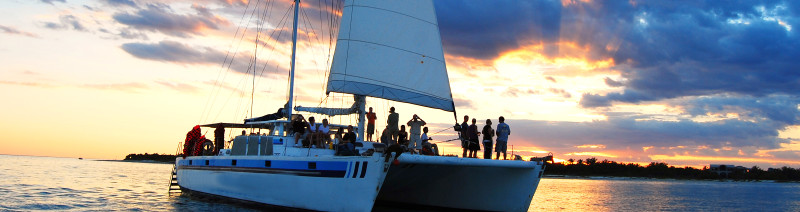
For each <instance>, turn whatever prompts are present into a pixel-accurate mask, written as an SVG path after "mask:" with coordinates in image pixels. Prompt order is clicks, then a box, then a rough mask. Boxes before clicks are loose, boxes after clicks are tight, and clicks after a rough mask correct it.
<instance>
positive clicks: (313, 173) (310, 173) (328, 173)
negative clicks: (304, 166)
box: [178, 166, 346, 178]
mask: <svg viewBox="0 0 800 212" xmlns="http://www.w3.org/2000/svg"><path fill="white" fill-rule="evenodd" d="M178 169H179V170H180V169H187V170H203V171H218V172H248V173H264V174H282V175H296V176H307V177H335V178H343V177H344V175H345V172H346V171H332V170H292V169H271V168H251V167H220V166H179V167H178Z"/></svg>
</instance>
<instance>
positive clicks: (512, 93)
mask: <svg viewBox="0 0 800 212" xmlns="http://www.w3.org/2000/svg"><path fill="white" fill-rule="evenodd" d="M539 93H540V92H539V91H535V90H531V89H530V88H527V89H519V88H517V87H508V88H506V90H505V91H504V92H503V93H501V94H500V95H502V96H506V97H520V96H529V95H536V94H539Z"/></svg>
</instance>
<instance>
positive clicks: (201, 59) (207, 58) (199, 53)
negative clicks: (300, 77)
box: [121, 41, 288, 75]
mask: <svg viewBox="0 0 800 212" xmlns="http://www.w3.org/2000/svg"><path fill="white" fill-rule="evenodd" d="M121 48H122V49H123V50H125V51H126V52H128V54H131V55H133V56H135V57H138V58H141V59H146V60H155V61H162V62H171V63H178V64H204V65H215V64H226V65H225V67H227V68H230V69H232V70H235V71H238V72H241V73H252V72H250V71H249V70H250V69H251V67H252V66H250V64H251V63H250V62H251V60H252V55H246V54H238V55H236V56H235V55H234V54H232V53H231V54H226V53H225V52H221V51H218V50H216V49H213V48H209V47H194V46H189V45H186V44H183V43H179V42H175V41H161V42H159V43H153V44H147V43H126V44H123V45H122V47H121ZM234 56H235V57H234ZM231 58H234V59H233V60H232V59H231ZM231 61H233V62H231ZM263 64H265V61H259V65H258V67H257V68H258V69H259V71H258V73H262V75H263V74H265V73H272V74H275V73H277V74H286V73H288V71H287V70H286V69H284V68H282V67H276V66H275V65H274V64H272V65H269V66H266V65H263Z"/></svg>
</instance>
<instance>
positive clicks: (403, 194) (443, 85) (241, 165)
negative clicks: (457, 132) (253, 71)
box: [173, 0, 545, 211]
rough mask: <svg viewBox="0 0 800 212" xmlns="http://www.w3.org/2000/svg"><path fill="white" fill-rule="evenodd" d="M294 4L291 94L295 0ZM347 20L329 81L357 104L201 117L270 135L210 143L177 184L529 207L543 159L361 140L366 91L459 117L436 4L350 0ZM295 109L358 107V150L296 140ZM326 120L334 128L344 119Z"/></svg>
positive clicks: (300, 198)
mask: <svg viewBox="0 0 800 212" xmlns="http://www.w3.org/2000/svg"><path fill="white" fill-rule="evenodd" d="M294 4H295V6H294V12H295V14H294V20H295V22H294V26H293V45H292V62H291V74H290V80H289V81H290V82H289V83H290V86H289V93H290V95H289V96H290V97H291V96H293V92H294V64H295V62H294V61H295V54H294V53H295V52H296V51H295V50H296V37H297V17H298V15H297V14H298V9H299V6H298V5H300V4H299V0H295V3H294ZM341 20H342V21H341V24H340V26H339V29H340V30H339V34H338V39H337V42H336V48H335V51H334V55H333V62H332V65H331V69H330V72H329V74H328V75H327V76H328V79H327V85H326V88H327V92H335V93H341V94H352V95H353V98H354V101H353V102H354V103H353V106H352V107H350V108H318V107H299V106H298V107H292V106H294V105H293V100H292V98H289V99H288V103H287V104H286V105H287V106H284V108H282V109H281V110H279V111H278V112H277V113H275V114H271V115H268V116H265V117H268V118H264V119H253V120H251V121H248V122H245V123H212V124H206V125H201V127H208V128H214V129H226V128H227V129H230V128H249V129H260V130H263V131H265V132H266V133H265V134H264V135H261V134H251V135H240V136H237V137H235V138H234V140H233V142H232V144H231V145H230V147H229V148H227V149H221V147H212V148H214V151H212V152H218V154H216V155H206V156H188V157H185V158H181V157H179V158H177V159H176V161H175V169H174V172H173V174H174V178H175V179H176V180H177V185H179V186H180V189H181V190H183V191H186V192H195V193H202V194H209V195H215V196H221V197H225V198H232V199H238V200H245V201H250V202H256V203H263V204H268V205H274V206H279V207H289V208H300V209H308V210H320V211H371V210H372V208H373V206H374V204H375V202H376V201H387V202H398V203H402V204H415V205H429V206H436V207H445V208H453V209H467V210H492V211H527V209H528V207H529V206H530V203H531V200H532V198H533V195H534V193H535V192H536V188H537V186H538V184H539V180H540V179H541V176H542V173H543V171H544V168H545V163H544V162H542V161H521V160H514V161H512V160H484V159H477V158H459V157H446V156H432V155H420V154H398V153H397V152H389V151H387V146H386V145H385V144H383V143H376V142H368V141H364V139H363V138H364V129H365V128H364V125H365V123H366V122H365V113H366V111H365V104H366V98H367V97H373V98H381V99H386V100H391V101H397V102H404V103H410V104H414V105H419V106H422V107H429V108H435V109H441V110H443V111H446V112H452V113H453V115H454V116H456V115H455V111H456V108H455V104H454V103H453V98H452V93H451V90H450V83H449V78H448V75H447V69H446V65H445V59H444V51H443V49H442V42H441V37H440V35H439V27H438V21H437V19H436V14H435V10H434V6H433V2H432V1H431V0H411V1H407V0H387V1H355V0H347V1H345V3H344V6H343V9H342V16H341ZM295 111H298V112H310V113H318V114H324V115H328V116H334V115H346V114H358V120H359V121H358V126H357V127H354V129H355V131H356V132H357V139H356V142H355V146H356V149H357V150H358V152H359V153H361V154H358V155H356V156H342V155H338V154H337V152H336V150H334V149H333V148H312V147H308V146H305V147H304V146H303V145H300V144H302V143H303V141H302V137H301V138H300V139H299V140H296V137H295V136H294V133H295V132H294V131H293V127H292V120H296V119H302V116H300V115H299V114H295ZM290 118H291V119H290ZM329 127H330V130H331V132H334V131H337V130H340V129H345V128H346V127H347V125H344V124H331V125H329ZM191 134H192V133H191V132H190V135H191ZM197 135H198V137H199V128H198V133H197ZM187 137H191V136H187ZM187 140H189V139H187ZM395 158H396V162H395ZM393 162H394V163H393Z"/></svg>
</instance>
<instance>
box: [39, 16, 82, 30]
mask: <svg viewBox="0 0 800 212" xmlns="http://www.w3.org/2000/svg"><path fill="white" fill-rule="evenodd" d="M58 20H59V22H58V23H55V22H45V23H44V27H46V28H49V29H56V30H62V29H73V30H77V31H87V29H86V27H84V26H83V24H81V21H80V20H79V19H78V18H77V17H75V16H74V15H61V16H59V17H58Z"/></svg>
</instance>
